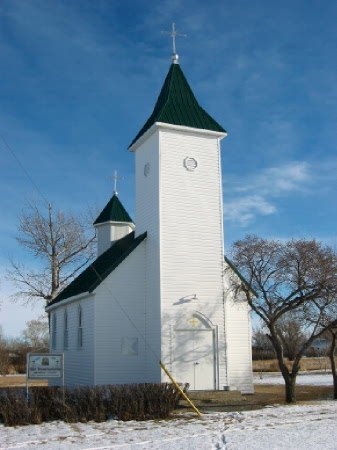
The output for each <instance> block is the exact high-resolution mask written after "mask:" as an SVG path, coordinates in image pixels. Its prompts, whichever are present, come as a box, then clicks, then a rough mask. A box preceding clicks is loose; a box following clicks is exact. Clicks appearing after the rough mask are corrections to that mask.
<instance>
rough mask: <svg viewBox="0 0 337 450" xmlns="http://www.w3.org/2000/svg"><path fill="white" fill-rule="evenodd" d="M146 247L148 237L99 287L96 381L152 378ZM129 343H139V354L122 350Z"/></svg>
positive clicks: (116, 381)
mask: <svg viewBox="0 0 337 450" xmlns="http://www.w3.org/2000/svg"><path fill="white" fill-rule="evenodd" d="M145 249H146V240H145V241H143V242H142V243H141V244H140V245H139V246H138V247H137V248H136V249H135V250H134V251H133V252H132V253H131V254H130V255H129V256H128V257H127V259H126V260H124V261H123V262H122V263H121V264H120V265H119V266H118V267H117V268H116V269H115V270H114V271H113V272H112V273H111V274H110V275H109V276H108V277H107V278H106V279H105V280H104V282H103V283H102V284H101V285H100V286H99V287H98V288H97V290H96V314H95V317H96V323H95V327H96V333H95V336H96V338H95V355H96V357H95V384H124V383H145V382H147V381H148V378H147V372H146V369H147V368H146V359H145V344H144V338H145V337H146V315H145V287H146V279H145V267H144V259H145V253H146V251H145ZM136 341H137V344H135V342H136ZM128 342H129V343H131V342H133V343H134V344H135V345H138V354H123V353H122V344H124V347H123V350H124V353H125V344H126V343H128Z"/></svg>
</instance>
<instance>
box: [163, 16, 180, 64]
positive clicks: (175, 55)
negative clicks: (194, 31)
mask: <svg viewBox="0 0 337 450" xmlns="http://www.w3.org/2000/svg"><path fill="white" fill-rule="evenodd" d="M162 33H163V34H169V35H170V36H171V38H172V49H173V53H172V61H173V64H179V63H178V59H179V55H178V53H177V49H176V37H177V36H181V37H186V34H180V33H177V32H176V29H175V23H172V31H162Z"/></svg>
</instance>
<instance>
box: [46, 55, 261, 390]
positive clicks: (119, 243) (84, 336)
mask: <svg viewBox="0 0 337 450" xmlns="http://www.w3.org/2000/svg"><path fill="white" fill-rule="evenodd" d="M224 137H226V131H225V130H224V129H223V128H222V126H221V125H219V124H218V123H217V122H216V121H215V120H214V119H213V118H212V117H211V116H210V115H209V114H208V113H207V112H206V111H205V110H204V109H202V108H201V106H200V105H199V104H198V102H197V100H196V98H195V96H194V94H193V92H192V90H191V88H190V86H189V84H188V82H187V80H186V78H185V76H184V74H183V72H182V70H181V68H180V65H179V64H178V57H177V55H174V57H173V63H172V65H171V67H170V69H169V72H168V74H167V76H166V79H165V81H164V84H163V87H162V90H161V92H160V94H159V97H158V100H157V103H156V105H155V107H154V110H153V112H152V114H151V116H150V118H149V119H148V120H147V122H146V123H145V125H144V126H143V128H142V129H141V130H140V131H139V133H138V134H137V136H136V137H135V139H134V140H133V141H132V143H131V145H130V147H129V151H130V152H133V153H134V156H135V176H136V197H135V202H136V220H135V222H134V221H133V220H132V219H131V218H130V216H129V214H128V213H127V212H126V210H125V208H124V207H123V205H122V203H121V201H120V200H119V198H118V196H117V194H114V195H113V197H112V198H111V200H110V201H109V202H108V204H107V205H106V206H105V208H104V209H103V211H102V212H101V214H100V215H99V217H98V218H97V220H96V221H95V223H94V226H95V227H96V231H97V239H98V245H97V247H98V248H97V259H96V260H95V261H94V262H93V263H92V264H91V265H90V266H89V267H87V268H86V269H85V270H84V271H83V272H82V273H81V274H80V275H79V276H78V277H77V278H76V279H75V280H74V281H73V282H72V283H71V284H70V285H69V286H67V287H66V288H65V289H64V290H63V291H62V292H61V293H60V294H59V295H58V296H57V297H56V298H55V299H54V300H53V301H52V302H51V303H50V304H49V305H48V307H47V308H46V310H47V312H48V313H49V314H50V324H51V332H50V336H51V338H50V351H51V352H54V353H60V352H62V353H63V354H64V363H65V384H66V385H70V386H74V385H101V384H128V383H147V382H151V383H160V382H166V381H169V380H168V378H167V376H166V375H165V373H164V372H163V371H162V369H161V367H160V365H159V361H162V362H163V363H164V364H165V366H166V368H167V369H168V371H169V372H170V373H171V374H172V376H173V377H174V378H175V379H176V380H177V381H178V382H182V383H185V382H188V383H189V384H190V390H223V389H227V390H232V389H238V390H240V391H242V392H243V393H252V392H253V382H252V361H251V326H250V314H249V308H248V305H247V304H246V302H245V301H243V300H242V299H239V298H234V294H233V290H231V288H230V287H231V286H230V284H231V282H232V280H233V279H235V277H239V276H240V275H239V274H238V272H237V271H236V270H235V268H234V267H233V266H232V264H231V263H230V262H229V261H228V260H227V259H226V258H225V256H224V242H223V241H224V238H223V231H224V230H223V214H226V208H225V209H224V211H223V204H222V180H221V156H220V141H221V140H222V139H223V138H224ZM53 383H56V381H54V382H53Z"/></svg>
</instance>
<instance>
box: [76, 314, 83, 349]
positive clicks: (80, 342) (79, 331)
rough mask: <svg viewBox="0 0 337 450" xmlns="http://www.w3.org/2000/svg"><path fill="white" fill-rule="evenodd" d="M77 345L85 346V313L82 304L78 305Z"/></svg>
mask: <svg viewBox="0 0 337 450" xmlns="http://www.w3.org/2000/svg"><path fill="white" fill-rule="evenodd" d="M77 320H78V328H77V346H78V347H79V348H82V347H83V315H82V308H81V306H79V307H78V318H77Z"/></svg>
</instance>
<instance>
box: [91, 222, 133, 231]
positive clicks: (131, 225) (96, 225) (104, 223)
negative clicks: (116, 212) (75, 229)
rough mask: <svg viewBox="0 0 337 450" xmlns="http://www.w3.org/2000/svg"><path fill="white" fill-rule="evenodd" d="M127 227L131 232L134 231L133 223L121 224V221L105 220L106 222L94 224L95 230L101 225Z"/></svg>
mask: <svg viewBox="0 0 337 450" xmlns="http://www.w3.org/2000/svg"><path fill="white" fill-rule="evenodd" d="M107 224H108V225H109V224H111V225H129V227H130V228H132V230H135V229H136V225H135V224H134V223H133V222H122V221H117V220H107V221H106V222H99V223H96V224H94V227H95V228H98V227H100V226H102V225H107Z"/></svg>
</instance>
